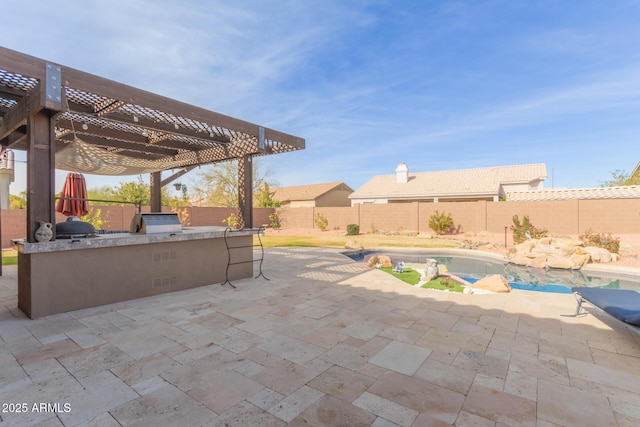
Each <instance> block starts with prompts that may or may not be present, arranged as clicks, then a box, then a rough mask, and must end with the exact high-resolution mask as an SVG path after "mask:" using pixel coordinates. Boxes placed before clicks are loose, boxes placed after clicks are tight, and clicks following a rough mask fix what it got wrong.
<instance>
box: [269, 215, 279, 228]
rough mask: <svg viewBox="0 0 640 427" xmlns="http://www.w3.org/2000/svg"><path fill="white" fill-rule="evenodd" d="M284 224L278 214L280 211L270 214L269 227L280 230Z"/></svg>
mask: <svg viewBox="0 0 640 427" xmlns="http://www.w3.org/2000/svg"><path fill="white" fill-rule="evenodd" d="M281 226H282V224H281V223H280V217H279V216H278V212H274V213H272V214H271V215H269V227H271V228H273V229H274V230H279V229H280V227H281Z"/></svg>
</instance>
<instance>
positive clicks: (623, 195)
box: [507, 185, 640, 202]
mask: <svg viewBox="0 0 640 427" xmlns="http://www.w3.org/2000/svg"><path fill="white" fill-rule="evenodd" d="M637 198H640V185H627V186H619V187H596V188H555V189H551V190H535V191H513V192H508V193H507V201H510V202H524V201H539V200H575V199H578V200H585V199H637Z"/></svg>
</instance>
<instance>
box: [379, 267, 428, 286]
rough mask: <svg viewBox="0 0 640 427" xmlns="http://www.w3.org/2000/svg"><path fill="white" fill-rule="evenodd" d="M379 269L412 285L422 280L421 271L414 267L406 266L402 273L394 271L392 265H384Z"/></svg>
mask: <svg viewBox="0 0 640 427" xmlns="http://www.w3.org/2000/svg"><path fill="white" fill-rule="evenodd" d="M379 270H382V271H384V272H385V273H389V274H391V275H392V276H395V277H397V278H398V279H400V280H402V281H403V282H405V283H408V284H410V285H417V284H418V283H419V282H420V273H418V272H417V271H415V270H414V269H413V268H405V269H404V271H403V272H402V273H394V272H393V268H392V267H382V268H380V269H379Z"/></svg>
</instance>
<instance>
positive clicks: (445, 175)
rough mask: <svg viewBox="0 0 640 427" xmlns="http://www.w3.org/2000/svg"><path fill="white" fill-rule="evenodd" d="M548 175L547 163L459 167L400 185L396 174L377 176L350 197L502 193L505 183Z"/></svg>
mask: <svg viewBox="0 0 640 427" xmlns="http://www.w3.org/2000/svg"><path fill="white" fill-rule="evenodd" d="M546 177H547V168H546V166H545V165H544V163H536V164H529V165H514V166H497V167H489V168H475V169H456V170H445V171H435V172H419V173H413V174H411V173H410V174H409V180H408V182H407V183H403V184H399V183H398V182H397V181H396V175H395V174H393V175H377V176H374V177H373V178H371V179H370V180H369V181H367V182H366V183H365V184H364V185H363V186H362V187H360V188H358V189H357V190H356V191H355V192H353V193H352V194H351V195H350V196H349V198H350V199H371V198H385V199H413V198H430V197H447V196H454V197H471V196H492V195H498V193H499V191H500V185H501V184H518V183H529V182H531V181H534V180H538V179H545V178H546Z"/></svg>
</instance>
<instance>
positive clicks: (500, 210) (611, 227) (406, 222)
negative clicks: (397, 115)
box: [1, 199, 640, 248]
mask: <svg viewBox="0 0 640 427" xmlns="http://www.w3.org/2000/svg"><path fill="white" fill-rule="evenodd" d="M92 209H100V210H101V217H102V218H103V219H105V220H106V222H107V225H106V227H105V228H106V229H107V230H128V229H129V222H130V221H131V218H132V217H133V215H134V213H135V211H136V209H135V208H134V207H132V206H93V207H92ZM142 210H143V212H148V211H149V207H143V208H142ZM162 210H163V211H164V212H171V208H169V207H163V209H162ZM275 210H276V211H277V212H278V215H279V217H280V221H281V223H282V227H284V228H317V227H316V225H315V221H314V218H315V216H316V215H317V214H321V215H323V216H325V217H326V218H327V220H328V223H329V224H328V229H329V230H334V229H336V230H346V229H347V225H348V224H358V225H359V226H360V232H361V233H369V232H371V231H373V230H375V231H388V232H399V231H416V232H420V233H433V231H432V230H431V229H429V217H430V216H431V215H432V214H433V213H434V212H435V211H436V210H437V211H439V212H447V213H451V216H452V217H453V221H454V228H455V229H456V231H457V232H460V233H464V232H468V231H470V232H479V231H488V232H491V233H503V232H504V227H505V226H506V227H509V226H510V225H511V224H512V221H511V218H512V217H513V215H518V216H519V217H520V218H521V219H522V217H523V216H524V215H529V218H530V219H531V222H532V223H533V224H534V225H535V226H537V227H541V228H546V229H548V230H549V232H550V233H552V234H560V235H563V234H580V233H583V232H584V231H586V230H588V229H591V230H593V231H594V232H600V233H603V232H604V233H614V234H640V199H617V200H558V201H544V202H488V201H477V202H441V203H418V202H416V203H390V204H379V205H377V204H364V205H357V206H353V207H318V208H278V209H275ZM235 212H236V209H233V208H219V207H197V206H193V207H185V208H180V212H179V215H180V219H181V221H182V224H183V226H185V227H187V226H205V225H225V224H224V223H223V222H222V220H223V219H225V218H227V217H228V216H229V215H231V214H232V213H235ZM273 212H274V209H271V208H254V210H253V223H254V226H256V227H258V226H260V225H267V224H269V215H270V214H271V213H273ZM1 215H2V217H1V221H2V247H3V248H9V247H11V239H19V238H24V237H25V233H26V229H27V224H26V211H25V210H23V209H3V210H2V212H1ZM65 218H66V217H65V216H64V215H62V214H56V222H59V221H64V220H65Z"/></svg>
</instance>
